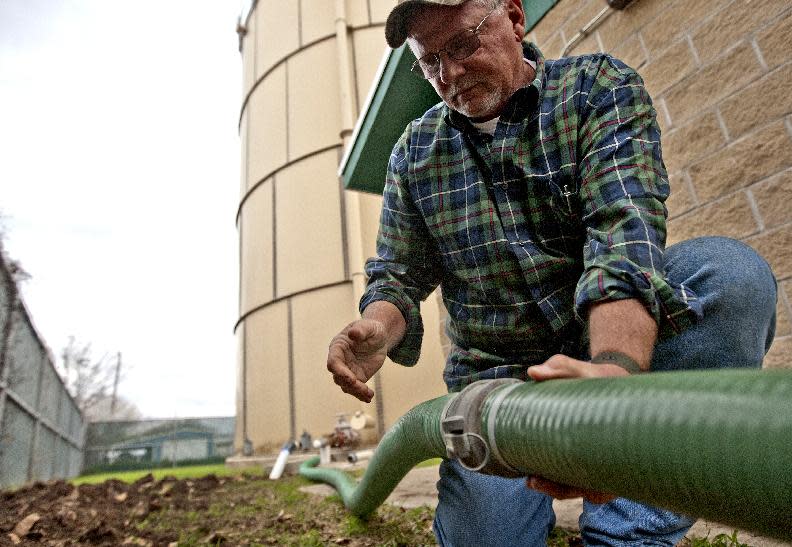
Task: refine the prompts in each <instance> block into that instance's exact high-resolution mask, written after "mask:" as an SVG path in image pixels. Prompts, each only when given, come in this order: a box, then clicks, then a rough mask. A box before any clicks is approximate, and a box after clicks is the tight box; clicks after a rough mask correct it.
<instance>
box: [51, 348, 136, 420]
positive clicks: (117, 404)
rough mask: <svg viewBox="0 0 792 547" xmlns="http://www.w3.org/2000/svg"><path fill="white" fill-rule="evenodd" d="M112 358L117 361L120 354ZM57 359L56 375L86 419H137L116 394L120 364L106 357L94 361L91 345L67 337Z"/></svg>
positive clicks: (134, 410) (127, 403)
mask: <svg viewBox="0 0 792 547" xmlns="http://www.w3.org/2000/svg"><path fill="white" fill-rule="evenodd" d="M114 357H115V358H116V359H118V360H120V358H121V356H120V354H117V356H114ZM61 358H62V362H61V365H60V367H58V368H59V371H58V372H59V373H60V375H61V377H62V378H63V381H64V383H65V384H66V389H68V390H69V393H70V394H71V396H72V397H73V398H74V402H75V403H77V406H78V407H80V410H82V412H83V414H84V415H85V417H86V419H88V420H89V421H93V422H95V421H101V420H111V419H138V418H140V417H141V413H140V410H139V409H138V408H137V406H135V404H134V403H132V402H131V401H128V400H126V399H124V398H123V397H119V396H117V394H116V389H115V388H116V387H117V385H118V380H119V368H120V361H117V360H114V359H113V358H110V357H109V356H108V355H107V354H105V355H103V356H102V357H101V358H100V359H96V360H94V359H93V357H92V355H91V344H90V343H88V344H83V343H80V342H77V341H76V340H75V338H74V337H73V336H72V337H69V343H68V345H67V346H66V347H65V348H63V352H62V353H61Z"/></svg>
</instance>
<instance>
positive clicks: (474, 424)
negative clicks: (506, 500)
mask: <svg viewBox="0 0 792 547" xmlns="http://www.w3.org/2000/svg"><path fill="white" fill-rule="evenodd" d="M521 383H522V382H521V381H520V380H517V379H516V378H501V379H497V380H479V381H478V382H473V383H472V384H470V385H469V386H467V387H465V388H464V389H463V390H462V391H460V392H459V394H458V395H457V396H456V397H454V398H453V399H451V400H450V401H449V402H448V404H447V405H446V407H445V408H444V409H443V412H442V414H441V415H440V429H441V431H442V433H443V440H444V442H445V447H446V456H447V457H448V459H451V460H454V459H455V460H459V463H460V464H461V465H462V467H464V468H466V469H469V470H471V471H478V472H479V473H484V474H487V475H498V476H501V477H517V476H522V475H519V474H516V473H515V471H514V470H513V469H511V468H510V467H509V466H508V465H506V464H505V463H504V462H501V461H500V460H499V459H498V458H496V457H493V452H492V450H491V449H490V446H489V444H488V443H487V441H486V439H485V438H484V436H483V435H482V431H481V410H482V407H483V403H484V400H485V399H486V398H487V397H488V396H489V394H490V393H492V391H493V390H495V389H496V388H499V387H501V386H504V385H508V384H521Z"/></svg>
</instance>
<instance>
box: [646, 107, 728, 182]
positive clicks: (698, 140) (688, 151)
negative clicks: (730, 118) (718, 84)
mask: <svg viewBox="0 0 792 547" xmlns="http://www.w3.org/2000/svg"><path fill="white" fill-rule="evenodd" d="M662 142H663V160H664V161H665V164H666V167H668V170H669V171H677V170H679V169H682V168H683V167H686V166H688V165H690V164H691V163H693V162H695V161H697V160H699V159H701V158H703V157H705V156H707V155H709V154H712V153H713V152H715V151H717V150H718V149H720V148H723V147H724V146H725V145H726V139H725V138H724V136H723V132H722V131H721V129H720V124H719V123H718V117H717V116H716V115H715V112H713V111H709V112H706V113H705V114H704V115H702V116H699V117H698V118H695V119H693V120H691V121H690V122H689V123H687V124H685V125H684V126H683V127H680V128H678V129H675V130H673V131H671V132H670V133H668V134H667V135H663V141H662Z"/></svg>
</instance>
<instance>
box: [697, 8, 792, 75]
mask: <svg viewBox="0 0 792 547" xmlns="http://www.w3.org/2000/svg"><path fill="white" fill-rule="evenodd" d="M690 3H691V4H692V2H690ZM787 8H789V0H737V1H736V2H733V3H732V4H731V5H730V6H729V7H728V9H725V10H722V11H719V12H718V13H717V14H715V16H714V17H713V18H712V19H710V20H709V21H706V22H705V23H704V24H703V25H702V26H701V28H700V29H698V30H697V31H696V32H694V33H693V45H694V46H695V47H696V51H697V52H698V54H699V58H700V59H701V62H702V63H707V62H709V61H711V60H713V59H715V58H716V57H717V56H718V55H720V54H721V52H723V51H725V50H727V49H729V47H731V45H732V44H733V43H734V42H736V41H738V40H740V39H741V38H742V37H743V36H745V35H750V34H753V32H754V31H756V30H757V29H758V28H760V27H761V26H762V25H764V24H767V23H768V22H769V21H772V20H773V19H774V18H776V17H778V15H780V14H781V13H782V12H783V11H784V10H786V9H787Z"/></svg>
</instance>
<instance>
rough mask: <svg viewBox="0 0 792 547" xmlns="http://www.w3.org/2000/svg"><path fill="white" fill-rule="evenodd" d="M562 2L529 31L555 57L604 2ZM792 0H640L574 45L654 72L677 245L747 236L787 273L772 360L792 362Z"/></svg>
mask: <svg viewBox="0 0 792 547" xmlns="http://www.w3.org/2000/svg"><path fill="white" fill-rule="evenodd" d="M606 5H607V4H606V2H605V0H561V1H560V2H558V4H556V6H555V7H554V8H553V9H552V10H551V11H550V12H548V14H547V15H546V16H545V17H544V18H543V19H542V20H541V21H540V22H539V24H538V25H537V26H536V27H535V28H533V29H531V30H530V32H529V33H528V36H527V38H528V39H530V40H531V41H533V42H534V43H536V44H537V45H538V46H539V48H540V49H541V50H542V52H543V53H544V55H545V56H546V57H547V58H557V57H558V56H559V55H560V54H561V52H562V51H563V50H564V47H565V45H566V44H567V43H568V41H569V40H571V39H572V37H573V36H574V35H575V34H576V33H577V32H578V31H579V30H580V29H581V28H583V27H584V26H585V25H586V24H587V23H588V22H589V21H591V20H592V19H593V18H594V17H595V16H596V15H597V14H598V13H599V12H600V11H601V10H602V9H603V8H604V7H606ZM790 35H792V3H790V2H789V0H697V1H695V2H693V1H690V0H634V2H633V3H632V4H631V5H630V6H629V7H628V8H627V9H625V10H623V11H616V12H614V13H613V14H612V15H611V16H610V17H608V18H607V19H605V21H604V22H603V23H602V24H601V25H600V26H599V27H597V28H596V29H594V30H593V32H591V33H590V34H589V35H588V36H586V38H585V39H584V40H582V41H581V42H580V43H579V44H578V45H577V46H576V47H575V48H574V49H573V50H572V51H571V54H572V55H576V54H581V53H588V52H595V51H605V52H608V53H611V54H613V55H614V56H615V57H618V58H620V59H622V60H623V61H624V62H626V63H627V64H629V65H630V66H632V67H633V68H635V69H637V70H638V71H639V73H640V74H641V75H642V76H643V78H644V81H645V83H646V87H647V89H648V91H649V92H650V94H651V95H652V98H653V100H654V103H655V106H656V108H657V111H658V120H659V123H660V126H661V129H662V143H663V157H664V160H665V163H666V167H667V168H668V173H669V180H670V184H671V189H672V190H671V191H672V194H671V197H670V199H669V201H668V203H667V205H668V209H669V223H668V244H669V245H670V244H672V243H675V242H677V241H681V240H684V239H688V238H691V237H695V236H701V235H724V236H729V237H734V238H736V239H740V240H742V241H744V242H746V243H748V244H749V245H751V246H752V247H754V248H755V249H757V250H758V251H759V252H760V253H761V254H762V255H763V256H764V257H765V258H766V259H767V260H768V262H769V263H770V265H771V267H772V269H773V272H774V273H775V275H776V278H777V279H778V282H779V299H778V310H777V312H778V325H777V332H776V339H775V343H774V344H773V347H772V348H771V350H770V352H769V354H768V355H767V357H766V359H765V367H792V358H791V356H792V324H791V323H790V318H791V317H792V308H790V304H791V303H792V93H790V92H789V90H788V84H789V82H791V81H792V62H790V61H792V53H790V48H789V44H790V39H789V36H790Z"/></svg>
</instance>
